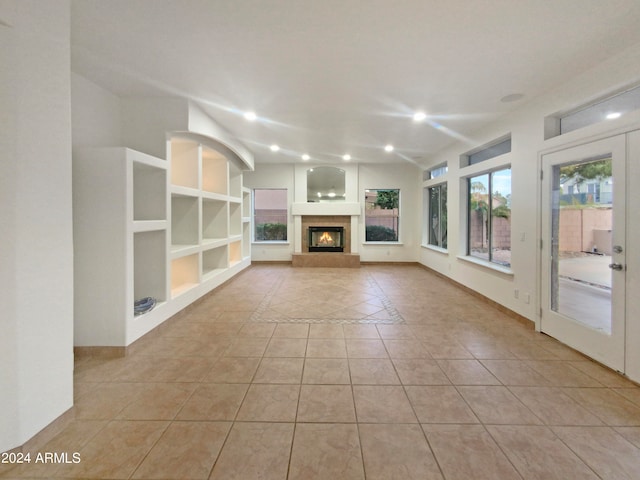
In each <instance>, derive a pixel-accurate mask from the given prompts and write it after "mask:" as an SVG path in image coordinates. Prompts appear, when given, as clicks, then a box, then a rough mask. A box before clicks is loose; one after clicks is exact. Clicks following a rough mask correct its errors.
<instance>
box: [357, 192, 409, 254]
mask: <svg viewBox="0 0 640 480" xmlns="http://www.w3.org/2000/svg"><path fill="white" fill-rule="evenodd" d="M364 202H365V213H364V218H365V230H366V233H365V239H366V241H367V242H397V241H398V224H399V220H400V190H391V189H389V190H365V194H364Z"/></svg>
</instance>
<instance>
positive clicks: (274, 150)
mask: <svg viewBox="0 0 640 480" xmlns="http://www.w3.org/2000/svg"><path fill="white" fill-rule="evenodd" d="M269 148H270V149H271V151H272V152H277V151H278V150H280V147H279V146H278V145H276V144H275V143H274V144H273V145H271V146H270V147H269Z"/></svg>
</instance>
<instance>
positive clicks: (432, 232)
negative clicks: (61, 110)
mask: <svg viewBox="0 0 640 480" xmlns="http://www.w3.org/2000/svg"><path fill="white" fill-rule="evenodd" d="M428 190H429V220H428V224H429V245H433V246H435V247H440V248H447V184H446V183H443V184H442V185H436V186H435V187H431V188H429V189H428Z"/></svg>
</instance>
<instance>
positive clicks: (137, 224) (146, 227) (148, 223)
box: [132, 220, 167, 233]
mask: <svg viewBox="0 0 640 480" xmlns="http://www.w3.org/2000/svg"><path fill="white" fill-rule="evenodd" d="M132 229H133V232H134V233H138V232H153V231H156V230H166V229H167V221H166V220H137V221H134V222H133V223H132Z"/></svg>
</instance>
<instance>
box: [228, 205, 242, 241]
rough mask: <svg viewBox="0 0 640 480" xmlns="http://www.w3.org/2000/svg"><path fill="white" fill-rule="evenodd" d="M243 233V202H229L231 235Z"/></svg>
mask: <svg viewBox="0 0 640 480" xmlns="http://www.w3.org/2000/svg"><path fill="white" fill-rule="evenodd" d="M241 234H242V204H241V203H240V202H229V235H230V236H231V235H241Z"/></svg>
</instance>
